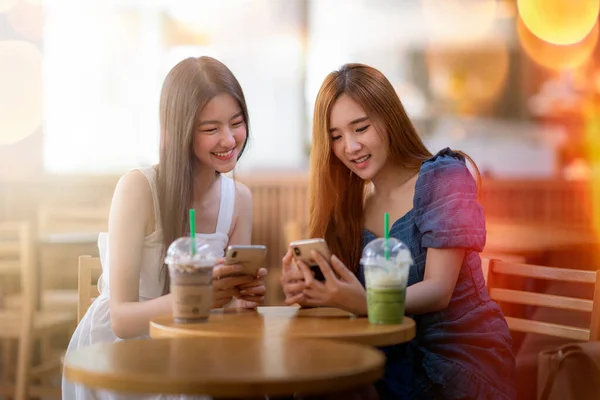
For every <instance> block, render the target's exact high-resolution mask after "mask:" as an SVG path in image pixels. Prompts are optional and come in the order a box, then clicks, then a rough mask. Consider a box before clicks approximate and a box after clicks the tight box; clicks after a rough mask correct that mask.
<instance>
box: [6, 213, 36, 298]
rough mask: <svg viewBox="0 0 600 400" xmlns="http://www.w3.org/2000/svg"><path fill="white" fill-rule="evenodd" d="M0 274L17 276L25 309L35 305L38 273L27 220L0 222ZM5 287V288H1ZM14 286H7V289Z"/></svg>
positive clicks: (8, 276)
mask: <svg viewBox="0 0 600 400" xmlns="http://www.w3.org/2000/svg"><path fill="white" fill-rule="evenodd" d="M0 276H1V277H3V278H7V281H8V280H10V281H11V283H12V282H13V280H12V279H11V278H17V279H15V280H14V282H20V290H15V291H20V292H21V295H22V298H23V301H22V306H23V307H24V309H25V310H33V309H35V308H36V307H37V299H38V296H37V285H38V283H39V282H38V274H37V273H36V269H35V264H34V246H33V239H32V236H31V229H30V225H29V224H28V223H27V222H2V223H0ZM3 289H5V288H3ZM12 289H16V288H9V291H12Z"/></svg>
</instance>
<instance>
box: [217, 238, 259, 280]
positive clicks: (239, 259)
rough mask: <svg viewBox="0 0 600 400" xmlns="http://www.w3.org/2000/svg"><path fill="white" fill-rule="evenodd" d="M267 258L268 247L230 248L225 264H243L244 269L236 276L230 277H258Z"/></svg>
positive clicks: (234, 246) (228, 248) (238, 246)
mask: <svg viewBox="0 0 600 400" xmlns="http://www.w3.org/2000/svg"><path fill="white" fill-rule="evenodd" d="M266 257H267V247H266V246H263V245H250V246H242V245H232V246H229V247H227V252H226V253H225V264H241V265H242V266H243V268H244V269H243V270H242V271H240V272H238V273H236V274H235V275H228V276H238V275H252V276H256V274H258V270H259V269H260V268H262V267H263V266H264V264H265V259H266Z"/></svg>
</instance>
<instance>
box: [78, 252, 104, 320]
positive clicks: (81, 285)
mask: <svg viewBox="0 0 600 400" xmlns="http://www.w3.org/2000/svg"><path fill="white" fill-rule="evenodd" d="M101 274H102V263H101V262H100V258H98V257H92V256H79V278H78V280H77V323H79V321H81V318H83V316H84V315H85V313H86V312H87V310H88V308H89V307H90V305H91V304H92V301H93V300H94V299H95V298H96V297H97V296H98V294H99V292H98V286H97V285H96V284H95V282H98V277H99V276H100V275H101Z"/></svg>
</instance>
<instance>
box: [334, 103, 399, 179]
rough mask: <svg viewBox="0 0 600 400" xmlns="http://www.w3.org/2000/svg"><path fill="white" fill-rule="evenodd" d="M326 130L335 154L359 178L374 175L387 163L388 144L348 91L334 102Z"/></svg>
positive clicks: (371, 177) (370, 177) (367, 177)
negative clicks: (327, 129)
mask: <svg viewBox="0 0 600 400" xmlns="http://www.w3.org/2000/svg"><path fill="white" fill-rule="evenodd" d="M329 134H330V136H331V148H332V150H333V153H334V154H335V156H336V157H337V158H338V159H339V160H340V161H341V162H342V163H344V165H345V166H346V167H348V168H349V169H350V170H351V171H352V172H354V173H355V174H356V175H358V176H359V177H361V178H362V179H364V180H371V179H373V177H374V176H376V175H377V174H378V173H379V171H381V169H382V168H383V166H384V165H385V164H386V162H387V159H388V149H387V144H386V143H385V141H384V140H383V136H382V135H381V133H380V132H378V130H377V128H376V127H375V121H373V120H372V119H371V118H369V116H368V115H367V114H366V113H365V111H364V109H363V108H362V107H361V106H360V104H358V103H357V102H356V101H354V100H353V99H352V98H351V97H350V96H348V95H347V94H342V95H341V96H340V97H339V98H338V99H337V100H336V101H335V103H333V106H332V108H331V114H330V118H329Z"/></svg>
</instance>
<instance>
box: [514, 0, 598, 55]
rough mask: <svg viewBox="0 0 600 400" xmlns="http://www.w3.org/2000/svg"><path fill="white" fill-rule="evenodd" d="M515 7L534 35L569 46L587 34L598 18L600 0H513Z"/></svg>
mask: <svg viewBox="0 0 600 400" xmlns="http://www.w3.org/2000/svg"><path fill="white" fill-rule="evenodd" d="M517 8H518V10H519V15H520V16H521V18H522V19H523V22H524V23H525V26H527V28H528V29H529V30H530V31H531V32H532V33H533V34H534V35H535V36H537V37H538V38H540V39H541V40H543V41H546V42H549V43H553V44H557V45H570V44H574V43H577V42H579V41H581V40H582V39H583V38H584V37H586V36H587V35H588V34H589V33H590V31H591V30H592V28H593V27H594V25H595V24H596V21H597V20H598V11H599V9H600V0H517Z"/></svg>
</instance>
